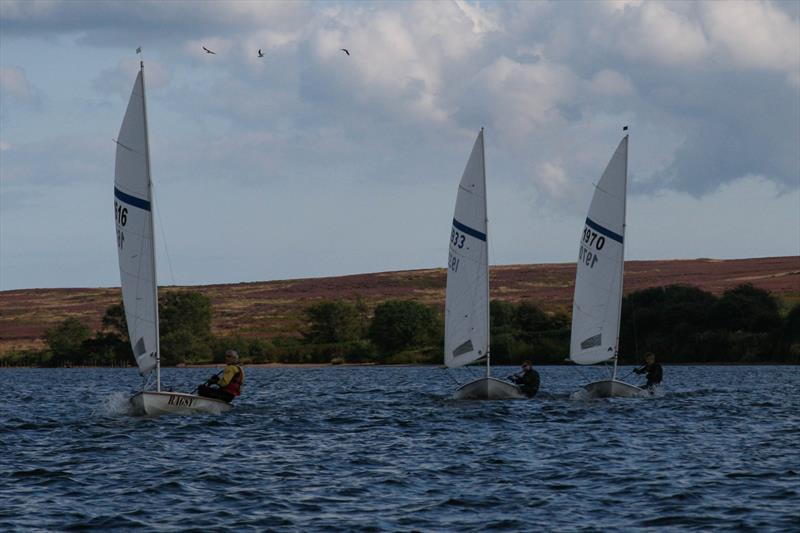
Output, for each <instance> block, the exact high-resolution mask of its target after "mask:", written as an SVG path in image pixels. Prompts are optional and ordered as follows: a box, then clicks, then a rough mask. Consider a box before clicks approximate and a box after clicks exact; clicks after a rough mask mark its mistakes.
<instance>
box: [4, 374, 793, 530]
mask: <svg viewBox="0 0 800 533" xmlns="http://www.w3.org/2000/svg"><path fill="white" fill-rule="evenodd" d="M514 370H516V369H512V368H504V369H497V370H496V372H495V375H497V376H501V377H502V376H505V375H507V374H509V373H511V372H512V371H514ZM538 370H539V371H540V373H541V376H542V391H541V392H540V395H539V396H538V397H537V398H536V399H534V400H532V401H528V400H516V401H504V402H458V401H453V400H451V399H449V396H450V395H451V394H452V392H453V390H454V389H455V387H456V383H455V382H454V381H453V378H455V379H458V380H460V381H465V380H466V379H467V377H468V376H467V375H468V373H469V372H470V370H462V371H461V372H455V373H450V374H448V372H447V371H445V370H442V369H438V368H426V367H421V368H418V367H402V368H400V367H395V368H393V367H328V368H253V369H249V370H247V382H246V387H245V392H244V395H243V397H242V398H241V399H240V400H238V401H237V405H236V408H235V409H234V410H233V411H231V412H230V413H228V414H225V415H220V416H212V415H197V416H186V417H175V416H173V417H168V416H165V417H160V418H152V419H148V418H137V417H133V416H130V415H129V414H128V412H127V397H128V393H129V392H130V391H132V390H134V389H135V388H136V387H137V386H139V378H138V375H137V374H136V371H135V370H133V369H2V370H0V379H2V382H3V384H4V390H5V398H4V399H3V401H2V403H0V456H2V461H0V531H15V530H25V531H28V530H59V531H61V530H90V531H91V530H97V531H108V530H111V529H113V530H117V531H126V530H160V531H209V530H214V531H264V530H278V531H304V532H305V531H413V530H418V531H601V530H617V531H623V530H624V531H636V530H652V529H653V528H658V529H663V530H674V531H686V530H696V531H709V530H724V531H733V530H736V531H759V532H762V531H790V530H794V531H798V530H800V494H799V493H800V424H798V422H800V414H799V413H800V400H798V391H799V390H800V367H796V366H791V367H790V366H770V367H756V366H753V367H747V366H735V367H718V366H698V367H688V366H681V367H671V366H666V367H665V378H666V387H665V389H664V390H663V391H662V392H661V394H660V395H658V396H656V397H652V398H629V399H613V400H586V399H584V398H582V397H581V395H580V394H575V393H574V392H575V391H576V390H578V389H579V388H580V387H581V385H582V384H584V383H585V382H586V381H585V379H584V377H586V378H588V377H591V376H592V375H597V376H598V377H599V371H600V369H585V368H582V369H580V371H579V369H576V368H574V367H567V366H561V367H542V368H539V369H538ZM476 372H477V371H476ZM211 373H212V371H211V370H210V369H165V370H164V372H163V376H164V382H165V384H166V385H167V386H174V387H175V388H176V389H178V390H181V389H182V390H189V389H191V388H192V387H194V385H196V384H197V383H198V382H201V381H203V380H205V379H206V378H207V377H208V376H209V375H210V374H211ZM625 373H627V370H626V369H623V371H622V375H624V374H625Z"/></svg>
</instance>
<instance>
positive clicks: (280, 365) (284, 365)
mask: <svg viewBox="0 0 800 533" xmlns="http://www.w3.org/2000/svg"><path fill="white" fill-rule="evenodd" d="M661 363H662V364H663V365H664V366H800V363H792V362H769V363H765V362H759V363H742V362H730V363H714V362H712V363H670V362H664V361H661ZM640 364H641V363H620V365H619V366H620V367H626V366H639V365H640ZM242 366H243V367H245V368H328V367H377V368H412V367H414V368H417V367H418V368H423V367H429V368H444V366H443V365H438V364H423V363H413V364H410V363H403V364H396V365H390V364H385V363H342V364H331V363H253V364H249V363H242ZM493 366H497V367H508V366H513V367H516V366H519V364H518V363H502V364H497V365H493ZM533 366H534V367H545V366H578V365H574V364H572V363H534V365H533ZM224 367H225V363H204V364H191V365H186V364H181V365H176V366H162V367H161V368H224ZM6 368H49V369H65V368H72V369H82V368H118V369H122V370H125V369H130V370H133V369H135V368H136V367H135V366H133V365H131V366H91V365H87V366H77V365H76V366H61V367H52V366H23V365H20V366H11V365H8V366H4V365H0V370H3V369H6ZM473 368H477V367H473ZM581 368H601V366H600V365H589V366H588V367H581Z"/></svg>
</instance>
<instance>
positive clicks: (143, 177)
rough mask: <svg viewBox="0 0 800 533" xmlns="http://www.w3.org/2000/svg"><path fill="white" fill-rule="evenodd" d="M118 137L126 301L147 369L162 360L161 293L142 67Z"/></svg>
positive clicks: (133, 338) (117, 201)
mask: <svg viewBox="0 0 800 533" xmlns="http://www.w3.org/2000/svg"><path fill="white" fill-rule="evenodd" d="M116 143H117V153H116V163H115V168H114V218H115V223H116V231H117V255H118V258H119V271H120V284H121V286H122V302H123V305H124V307H125V317H126V320H127V324H128V335H129V337H130V342H131V349H132V350H133V354H134V357H135V358H136V364H137V365H138V367H139V372H140V373H141V374H142V375H145V374H147V373H149V372H150V371H151V370H153V369H154V368H156V366H157V362H158V356H157V354H158V299H157V296H156V283H157V282H156V271H155V249H154V242H153V216H152V205H153V199H152V192H151V186H150V169H149V161H148V149H147V123H146V118H145V102H144V78H143V73H142V71H139V74H138V75H137V77H136V81H135V82H134V85H133V91H132V92H131V97H130V99H129V101H128V107H127V109H126V111H125V117H124V119H123V120H122V125H121V126H120V131H119V136H118V137H117V141H116Z"/></svg>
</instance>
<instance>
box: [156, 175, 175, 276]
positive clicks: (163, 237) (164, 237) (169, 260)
mask: <svg viewBox="0 0 800 533" xmlns="http://www.w3.org/2000/svg"><path fill="white" fill-rule="evenodd" d="M150 186H151V187H152V188H153V196H155V184H153V183H151V185H150ZM153 204H154V206H155V207H154V210H155V212H156V216H157V217H158V228H159V229H160V230H161V241H162V242H163V243H164V252H165V253H166V255H167V266H169V277H170V279H171V280H172V285H176V283H175V273H174V272H173V270H172V258H171V257H170V255H169V246H167V234H166V233H165V232H164V222H163V221H162V220H161V209H159V208H158V202H153Z"/></svg>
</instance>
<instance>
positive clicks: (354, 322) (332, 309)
mask: <svg viewBox="0 0 800 533" xmlns="http://www.w3.org/2000/svg"><path fill="white" fill-rule="evenodd" d="M362 305H363V304H362ZM306 317H307V318H308V322H309V325H308V331H306V333H305V335H304V336H305V338H306V340H307V341H308V342H310V343H326V342H347V341H353V340H356V339H360V338H361V337H362V336H363V335H364V330H365V327H364V322H363V311H361V310H359V308H358V307H357V306H356V305H354V304H352V303H350V302H333V301H324V302H319V303H317V304H314V305H312V306H311V307H308V308H306Z"/></svg>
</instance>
